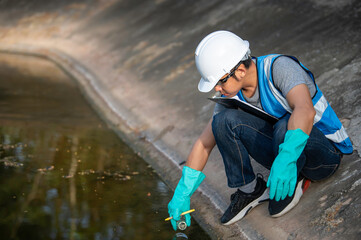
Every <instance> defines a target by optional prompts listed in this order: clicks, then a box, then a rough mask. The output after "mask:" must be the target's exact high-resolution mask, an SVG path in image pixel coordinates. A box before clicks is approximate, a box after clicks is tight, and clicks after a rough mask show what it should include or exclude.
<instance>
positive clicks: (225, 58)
mask: <svg viewBox="0 0 361 240" xmlns="http://www.w3.org/2000/svg"><path fill="white" fill-rule="evenodd" d="M249 54H250V52H249V43H248V41H245V40H242V38H240V37H238V36H237V35H236V34H234V33H232V32H229V31H216V32H213V33H211V34H209V35H207V36H206V37H205V38H203V40H202V41H201V42H200V43H199V44H198V47H197V49H196V51H195V62H196V66H197V69H198V72H199V73H200V74H201V76H202V78H201V80H200V81H199V84H198V90H199V91H200V92H209V91H211V90H212V89H213V88H214V86H215V85H216V84H217V82H218V81H219V79H220V78H221V77H222V76H223V75H225V74H227V73H230V71H231V70H232V68H234V67H235V66H236V65H237V64H238V63H239V62H240V61H241V60H246V59H247V58H248V55H249Z"/></svg>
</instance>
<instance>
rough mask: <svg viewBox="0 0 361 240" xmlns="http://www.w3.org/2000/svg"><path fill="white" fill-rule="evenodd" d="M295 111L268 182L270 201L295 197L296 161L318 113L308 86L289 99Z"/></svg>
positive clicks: (297, 90) (302, 86)
mask: <svg viewBox="0 0 361 240" xmlns="http://www.w3.org/2000/svg"><path fill="white" fill-rule="evenodd" d="M286 98H287V101H288V103H289V105H290V107H291V108H292V109H293V111H292V114H291V117H290V119H289V120H288V131H287V132H286V135H285V139H284V142H283V143H282V144H280V146H279V151H278V155H277V157H276V159H275V160H274V162H273V164H272V168H271V172H270V175H269V177H268V181H267V187H269V188H270V199H275V200H276V201H279V200H283V199H285V198H286V196H287V195H288V196H289V197H291V196H292V194H293V193H294V190H295V187H296V184H297V159H298V158H299V156H300V155H301V153H302V151H303V149H304V148H305V146H306V144H307V140H308V138H309V134H310V133H311V130H312V126H313V119H314V117H315V114H316V111H315V109H314V108H313V104H312V100H311V96H310V93H309V90H308V88H307V86H306V85H305V84H300V85H297V86H295V87H293V88H292V89H291V90H290V91H289V92H288V94H287V96H286Z"/></svg>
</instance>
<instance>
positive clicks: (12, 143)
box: [0, 54, 210, 239]
mask: <svg viewBox="0 0 361 240" xmlns="http://www.w3.org/2000/svg"><path fill="white" fill-rule="evenodd" d="M172 194H173V193H172V191H171V190H170V189H169V188H168V187H167V186H166V184H165V183H164V182H162V181H161V180H160V179H159V177H158V176H157V174H156V173H155V172H154V170H153V169H152V168H151V166H149V165H148V164H146V163H145V162H144V161H143V159H141V158H140V157H139V156H138V155H137V154H135V153H134V152H133V151H132V150H131V149H130V148H129V147H128V146H127V145H126V144H124V143H123V142H122V141H121V140H120V139H119V138H118V136H117V135H116V134H115V133H114V132H113V131H112V130H110V129H109V128H108V127H107V125H106V124H105V123H103V122H102V121H101V120H100V119H99V118H98V117H97V115H96V114H95V113H94V112H93V111H92V109H91V108H90V106H89V105H88V104H87V103H86V102H85V100H84V98H83V97H82V96H81V94H80V92H79V91H78V89H77V85H76V84H75V83H74V82H73V80H71V79H69V78H68V77H67V76H66V75H65V74H64V73H63V72H62V70H60V69H59V68H57V67H56V66H55V65H54V64H53V63H51V62H49V61H47V60H43V59H39V58H35V57H29V56H26V57H25V56H18V55H11V54H0V206H1V209H2V211H0V216H1V217H0V232H1V233H2V238H4V239H210V237H209V236H208V235H207V234H206V233H205V232H204V231H203V229H202V228H201V227H200V226H199V225H198V224H197V223H196V222H195V221H194V218H193V219H192V220H193V221H192V225H191V226H190V227H188V228H187V229H186V230H185V231H183V232H174V231H173V229H172V228H171V226H170V223H169V222H164V218H166V217H167V215H168V214H167V204H168V202H169V200H170V199H171V197H172Z"/></svg>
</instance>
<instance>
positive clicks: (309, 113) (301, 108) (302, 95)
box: [286, 84, 316, 135]
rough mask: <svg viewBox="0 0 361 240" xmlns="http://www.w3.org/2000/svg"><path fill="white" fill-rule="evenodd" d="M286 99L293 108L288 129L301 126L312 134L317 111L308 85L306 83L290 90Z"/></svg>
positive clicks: (308, 133) (304, 130) (305, 131)
mask: <svg viewBox="0 0 361 240" xmlns="http://www.w3.org/2000/svg"><path fill="white" fill-rule="evenodd" d="M286 99H287V101H288V104H289V105H290V107H291V108H292V109H293V112H292V114H291V117H290V119H289V121H288V130H294V129H297V128H300V129H301V130H302V131H303V132H304V133H306V134H307V135H310V133H311V130H312V126H313V119H314V117H315V115H316V111H315V109H314V107H313V104H312V100H311V96H310V92H309V90H308V87H307V86H306V85H305V84H300V85H297V86H295V87H294V88H292V89H291V90H290V91H289V92H288V94H287V96H286Z"/></svg>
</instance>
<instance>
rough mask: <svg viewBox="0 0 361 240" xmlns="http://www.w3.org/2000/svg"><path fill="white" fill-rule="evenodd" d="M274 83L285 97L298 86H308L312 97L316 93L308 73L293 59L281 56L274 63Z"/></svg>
mask: <svg viewBox="0 0 361 240" xmlns="http://www.w3.org/2000/svg"><path fill="white" fill-rule="evenodd" d="M272 74H273V75H272V76H273V83H274V85H275V87H276V88H277V89H279V90H280V91H281V93H282V95H283V96H284V97H286V95H287V94H288V92H289V91H290V90H291V89H292V88H294V87H295V86H297V85H300V84H306V85H307V87H308V89H309V91H310V95H311V97H313V96H314V95H315V93H316V87H315V83H314V82H313V80H312V78H311V77H310V76H309V75H308V73H307V72H306V71H305V70H304V69H303V68H302V67H301V66H300V65H299V64H298V63H297V62H296V61H294V60H293V59H292V58H290V57H286V56H281V57H279V58H277V59H276V60H275V61H274V63H273V69H272Z"/></svg>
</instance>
